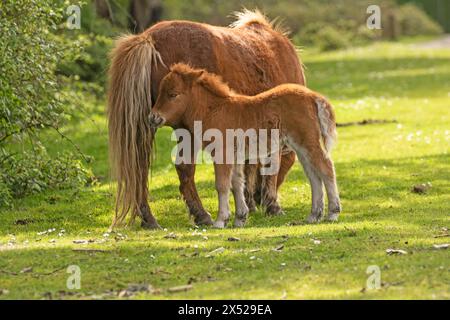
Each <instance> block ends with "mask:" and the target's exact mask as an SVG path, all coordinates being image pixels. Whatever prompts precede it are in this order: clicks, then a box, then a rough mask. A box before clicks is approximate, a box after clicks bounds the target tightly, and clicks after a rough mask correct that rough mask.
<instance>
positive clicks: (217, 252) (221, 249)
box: [206, 247, 225, 257]
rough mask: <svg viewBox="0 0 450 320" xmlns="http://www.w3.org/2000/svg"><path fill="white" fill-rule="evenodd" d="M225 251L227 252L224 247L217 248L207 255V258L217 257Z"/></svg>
mask: <svg viewBox="0 0 450 320" xmlns="http://www.w3.org/2000/svg"><path fill="white" fill-rule="evenodd" d="M224 251H225V248H224V247H220V248H217V249H215V250H213V251H211V252H209V253H208V254H207V255H206V257H213V256H215V255H217V254H220V253H222V252H224Z"/></svg>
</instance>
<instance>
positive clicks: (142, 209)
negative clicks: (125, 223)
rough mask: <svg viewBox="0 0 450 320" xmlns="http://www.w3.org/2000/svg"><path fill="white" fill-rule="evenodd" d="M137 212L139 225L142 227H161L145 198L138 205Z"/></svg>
mask: <svg viewBox="0 0 450 320" xmlns="http://www.w3.org/2000/svg"><path fill="white" fill-rule="evenodd" d="M138 214H139V216H140V217H141V219H142V221H141V227H142V228H144V229H161V226H160V225H159V224H158V222H157V221H156V219H155V217H154V216H153V214H152V211H151V210H150V206H149V205H148V203H147V200H146V201H145V202H144V203H142V204H141V205H140V206H139V210H138Z"/></svg>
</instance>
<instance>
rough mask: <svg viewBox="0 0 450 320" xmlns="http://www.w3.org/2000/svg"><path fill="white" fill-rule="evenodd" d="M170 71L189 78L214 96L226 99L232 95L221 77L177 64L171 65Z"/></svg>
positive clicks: (231, 91) (183, 64)
mask: <svg viewBox="0 0 450 320" xmlns="http://www.w3.org/2000/svg"><path fill="white" fill-rule="evenodd" d="M170 71H172V72H174V73H176V74H179V75H181V76H182V77H184V78H190V79H191V80H192V81H193V82H195V83H197V84H199V85H201V86H203V87H204V88H205V89H206V90H208V91H209V92H211V93H212V94H214V95H215V96H218V97H221V98H226V97H228V96H230V95H233V94H234V92H233V90H232V89H231V88H230V87H229V86H228V84H226V82H224V81H223V80H222V77H220V76H218V75H216V74H214V73H210V72H208V71H206V70H205V69H194V68H192V67H191V66H189V65H187V64H185V63H177V64H174V65H172V67H171V68H170Z"/></svg>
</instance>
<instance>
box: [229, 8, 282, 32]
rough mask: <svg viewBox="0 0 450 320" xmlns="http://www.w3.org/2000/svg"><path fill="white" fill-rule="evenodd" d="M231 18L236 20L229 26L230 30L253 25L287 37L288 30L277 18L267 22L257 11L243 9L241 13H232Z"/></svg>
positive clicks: (265, 17) (266, 18)
mask: <svg viewBox="0 0 450 320" xmlns="http://www.w3.org/2000/svg"><path fill="white" fill-rule="evenodd" d="M231 16H232V17H234V18H235V19H236V20H235V21H233V22H232V23H231V24H230V25H229V27H230V28H242V27H246V26H251V25H253V24H260V25H263V26H266V27H267V28H269V29H272V30H274V31H276V32H278V33H280V34H282V35H284V36H288V35H289V33H290V30H289V28H288V27H286V26H285V25H284V24H283V22H282V21H281V20H280V19H279V18H278V17H277V18H275V19H273V20H269V18H268V17H267V16H266V15H265V14H264V13H262V12H261V11H260V10H259V9H254V10H249V9H247V8H244V9H243V10H242V11H235V12H233V14H232V15H231Z"/></svg>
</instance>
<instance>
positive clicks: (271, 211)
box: [266, 203, 283, 216]
mask: <svg viewBox="0 0 450 320" xmlns="http://www.w3.org/2000/svg"><path fill="white" fill-rule="evenodd" d="M266 215H268V216H281V215H283V210H282V209H281V207H280V205H279V204H278V203H274V204H271V205H270V206H268V207H267V208H266Z"/></svg>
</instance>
